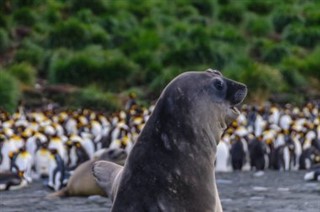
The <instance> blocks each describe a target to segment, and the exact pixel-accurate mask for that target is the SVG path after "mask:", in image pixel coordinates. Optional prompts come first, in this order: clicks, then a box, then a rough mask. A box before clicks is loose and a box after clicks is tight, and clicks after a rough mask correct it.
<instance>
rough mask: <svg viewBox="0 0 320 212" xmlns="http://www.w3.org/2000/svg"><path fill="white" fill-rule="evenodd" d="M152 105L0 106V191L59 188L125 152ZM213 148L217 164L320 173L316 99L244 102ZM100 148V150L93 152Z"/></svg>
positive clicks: (319, 120) (315, 176)
mask: <svg viewBox="0 0 320 212" xmlns="http://www.w3.org/2000/svg"><path fill="white" fill-rule="evenodd" d="M152 110H153V106H151V107H150V108H148V109H147V108H144V107H140V106H138V105H137V104H136V103H135V102H134V101H132V102H130V103H129V105H127V106H126V109H125V110H122V111H120V112H118V113H115V114H112V115H111V116H106V115H105V114H103V113H99V112H94V111H91V110H88V109H82V110H76V111H72V110H66V111H58V110H52V109H48V110H44V111H41V112H39V111H25V110H24V109H23V108H22V107H20V109H19V110H18V111H17V112H16V113H14V114H12V115H9V114H8V113H6V112H5V111H0V190H9V189H18V188H20V187H23V186H26V185H27V184H29V183H31V182H32V181H33V180H35V179H40V178H42V179H47V180H46V185H47V186H48V187H49V188H51V189H53V190H55V191H57V190H59V189H61V188H62V187H64V186H65V185H66V183H67V179H68V176H70V174H72V172H73V170H74V169H75V168H76V167H78V166H79V165H80V164H81V163H83V162H85V161H87V160H90V159H93V158H95V157H96V156H97V154H100V153H101V150H103V149H105V148H110V149H116V148H121V149H124V150H125V151H126V152H127V153H129V152H130V150H131V148H132V146H133V144H134V141H135V140H136V138H137V136H138V135H139V133H140V131H141V130H142V128H143V126H144V124H145V122H146V121H147V120H148V118H149V116H150V113H151V112H152ZM241 111H242V113H241V115H240V116H239V117H238V119H237V120H236V121H235V122H233V123H232V125H231V126H229V128H228V130H226V131H225V133H224V135H223V136H222V140H221V141H220V143H219V145H218V147H217V159H216V170H217V171H232V170H265V169H268V168H270V169H276V170H285V171H286V170H298V169H312V168H314V167H315V168H317V166H318V169H315V170H313V171H312V172H310V173H308V174H309V175H308V176H306V177H305V179H306V180H317V179H318V180H320V177H319V165H317V164H320V113H319V104H316V103H308V104H306V105H305V106H304V107H301V108H299V107H294V106H291V105H286V106H285V107H279V106H276V105H271V106H260V107H256V106H248V105H243V107H242V109H241ZM99 152H100V153H99Z"/></svg>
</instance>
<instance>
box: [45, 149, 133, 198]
mask: <svg viewBox="0 0 320 212" xmlns="http://www.w3.org/2000/svg"><path fill="white" fill-rule="evenodd" d="M126 157H127V153H126V151H125V150H123V149H101V150H99V151H98V152H96V153H95V156H94V158H93V159H91V160H88V161H86V162H84V163H82V164H80V165H79V166H78V167H77V168H76V169H75V170H74V172H73V174H72V175H71V177H70V179H69V181H68V183H67V186H66V187H64V188H62V189H60V190H59V191H57V192H54V193H51V194H49V195H48V196H47V198H49V199H50V198H55V197H66V196H91V195H100V196H107V194H106V192H105V191H104V190H102V189H101V188H100V186H98V185H97V183H96V181H95V179H94V177H93V175H92V171H91V170H92V165H93V164H94V162H96V161H99V160H103V161H112V162H114V163H116V164H120V165H123V164H124V161H125V160H126Z"/></svg>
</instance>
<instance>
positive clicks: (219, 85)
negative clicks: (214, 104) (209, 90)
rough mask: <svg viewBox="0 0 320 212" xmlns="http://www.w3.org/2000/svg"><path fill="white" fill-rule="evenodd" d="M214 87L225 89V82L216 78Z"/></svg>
mask: <svg viewBox="0 0 320 212" xmlns="http://www.w3.org/2000/svg"><path fill="white" fill-rule="evenodd" d="M214 87H216V89H217V90H219V91H221V90H223V82H222V81H221V80H216V81H215V82H214Z"/></svg>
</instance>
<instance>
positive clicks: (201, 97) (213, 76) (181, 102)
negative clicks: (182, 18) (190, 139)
mask: <svg viewBox="0 0 320 212" xmlns="http://www.w3.org/2000/svg"><path fill="white" fill-rule="evenodd" d="M246 94H247V87H246V86H245V85H244V84H242V83H239V82H236V81H233V80H230V79H228V78H226V77H224V76H223V75H222V74H221V73H220V72H219V71H216V70H212V69H208V70H206V71H204V72H185V73H183V74H181V75H179V76H178V77H176V78H175V79H174V80H173V81H171V83H169V84H168V86H167V87H166V88H165V90H164V91H163V92H162V94H161V96H160V99H159V102H158V104H159V103H160V102H161V101H164V104H163V105H164V106H163V109H162V110H161V113H164V114H166V115H167V117H170V119H174V120H176V121H177V122H179V120H180V122H181V123H187V124H189V125H190V126H193V127H194V126H199V127H202V128H203V127H207V128H208V125H211V127H210V128H211V129H210V130H212V131H213V132H214V133H215V140H216V141H219V140H220V136H221V134H222V132H223V131H224V130H225V129H226V128H227V125H229V124H230V123H231V122H232V121H233V120H235V119H236V118H237V117H238V115H239V113H240V112H239V110H238V109H237V108H236V106H237V105H238V104H240V103H241V102H242V101H243V100H244V98H245V96H246ZM186 119H187V120H186Z"/></svg>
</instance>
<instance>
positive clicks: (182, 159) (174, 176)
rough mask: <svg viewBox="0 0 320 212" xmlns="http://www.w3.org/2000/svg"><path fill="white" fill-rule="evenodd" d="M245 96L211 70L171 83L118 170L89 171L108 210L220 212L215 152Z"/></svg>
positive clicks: (98, 167) (107, 166)
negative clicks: (106, 199) (107, 201)
mask: <svg viewBox="0 0 320 212" xmlns="http://www.w3.org/2000/svg"><path fill="white" fill-rule="evenodd" d="M246 94H247V88H246V86H245V85H243V84H241V83H238V82H235V81H232V80H230V79H227V78H225V77H223V76H222V74H221V73H220V72H218V71H214V70H211V69H208V70H207V71H205V72H186V73H183V74H181V75H179V76H178V77H176V78H175V79H174V80H173V81H171V82H170V83H169V84H168V85H167V87H166V88H165V89H164V91H163V92H162V94H161V96H160V98H159V100H158V102H157V104H156V106H155V109H154V111H153V113H152V114H151V116H150V118H149V120H148V121H147V123H146V125H145V127H144V129H143V130H142V132H141V134H140V135H139V137H138V140H137V142H136V143H135V145H134V147H133V149H132V151H131V153H130V154H129V156H128V159H127V161H126V163H125V166H124V168H121V167H120V168H119V167H118V166H116V165H114V164H112V163H106V162H102V161H99V162H96V163H95V165H94V166H93V172H94V176H95V177H96V180H97V182H98V184H99V185H100V186H101V187H102V188H104V190H105V191H106V192H107V193H111V196H114V201H113V206H112V211H113V212H116V211H126V212H130V211H132V212H136V211H166V212H167V211H169V212H171V211H176V212H183V211H222V207H221V203H220V199H219V194H218V191H217V186H216V182H215V175H214V161H215V156H216V148H217V145H218V142H219V140H220V138H221V135H222V133H223V131H224V130H225V129H226V127H227V125H228V124H230V123H231V121H233V120H234V119H235V118H236V117H237V116H238V115H239V111H238V110H237V109H236V108H235V107H234V106H235V105H237V104H239V103H241V102H242V101H243V99H244V98H245V96H246Z"/></svg>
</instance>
